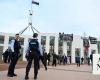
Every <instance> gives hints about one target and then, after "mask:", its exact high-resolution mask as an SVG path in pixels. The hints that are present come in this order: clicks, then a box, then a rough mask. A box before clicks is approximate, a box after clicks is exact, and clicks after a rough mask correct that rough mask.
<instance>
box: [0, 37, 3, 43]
mask: <svg viewBox="0 0 100 80" xmlns="http://www.w3.org/2000/svg"><path fill="white" fill-rule="evenodd" d="M0 43H1V44H4V36H0Z"/></svg>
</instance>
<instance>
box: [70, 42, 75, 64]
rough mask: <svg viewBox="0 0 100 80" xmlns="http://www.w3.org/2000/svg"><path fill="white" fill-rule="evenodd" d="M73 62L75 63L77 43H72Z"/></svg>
mask: <svg viewBox="0 0 100 80" xmlns="http://www.w3.org/2000/svg"><path fill="white" fill-rule="evenodd" d="M71 61H72V63H75V43H74V41H73V42H72V54H71Z"/></svg>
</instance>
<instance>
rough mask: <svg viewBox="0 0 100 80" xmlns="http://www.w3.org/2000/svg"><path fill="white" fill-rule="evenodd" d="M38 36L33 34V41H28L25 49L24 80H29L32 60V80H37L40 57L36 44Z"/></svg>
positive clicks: (37, 43)
mask: <svg viewBox="0 0 100 80" xmlns="http://www.w3.org/2000/svg"><path fill="white" fill-rule="evenodd" d="M37 37H38V34H37V33H34V34H33V39H31V40H30V41H29V44H28V46H27V49H26V59H27V61H28V64H27V66H26V75H25V80H27V79H29V76H28V75H29V71H30V68H31V65H32V61H33V60H34V80H36V79H37V74H38V69H39V56H40V50H39V49H40V48H39V42H38V39H37Z"/></svg>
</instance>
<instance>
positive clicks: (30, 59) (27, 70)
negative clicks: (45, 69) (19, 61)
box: [26, 53, 39, 78]
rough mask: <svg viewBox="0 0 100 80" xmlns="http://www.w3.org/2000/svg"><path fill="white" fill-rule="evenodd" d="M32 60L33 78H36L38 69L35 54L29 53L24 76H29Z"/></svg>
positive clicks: (36, 55)
mask: <svg viewBox="0 0 100 80" xmlns="http://www.w3.org/2000/svg"><path fill="white" fill-rule="evenodd" d="M33 60H34V78H37V74H38V69H39V55H38V54H37V53H30V54H29V57H28V64H27V66H26V76H28V75H29V71H30V69H31V65H32V61H33Z"/></svg>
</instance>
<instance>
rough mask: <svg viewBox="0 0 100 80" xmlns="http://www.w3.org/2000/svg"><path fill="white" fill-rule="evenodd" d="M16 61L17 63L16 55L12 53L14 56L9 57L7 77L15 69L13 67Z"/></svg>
mask: <svg viewBox="0 0 100 80" xmlns="http://www.w3.org/2000/svg"><path fill="white" fill-rule="evenodd" d="M17 61H18V54H17V53H16V54H15V53H14V55H12V57H11V62H10V65H9V68H8V74H9V75H13V74H14V69H15V66H16V64H17Z"/></svg>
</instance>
